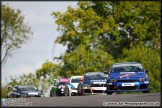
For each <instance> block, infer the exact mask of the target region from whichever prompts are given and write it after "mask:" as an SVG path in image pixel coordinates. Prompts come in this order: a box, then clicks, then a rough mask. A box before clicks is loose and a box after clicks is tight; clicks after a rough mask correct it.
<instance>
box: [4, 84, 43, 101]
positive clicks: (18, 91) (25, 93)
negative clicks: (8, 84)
mask: <svg viewBox="0 0 162 108" xmlns="http://www.w3.org/2000/svg"><path fill="white" fill-rule="evenodd" d="M20 97H24V98H25V97H44V94H43V93H42V91H40V90H38V89H37V88H36V87H35V86H26V85H19V86H15V87H14V88H13V90H12V91H11V92H9V93H8V94H7V98H20Z"/></svg>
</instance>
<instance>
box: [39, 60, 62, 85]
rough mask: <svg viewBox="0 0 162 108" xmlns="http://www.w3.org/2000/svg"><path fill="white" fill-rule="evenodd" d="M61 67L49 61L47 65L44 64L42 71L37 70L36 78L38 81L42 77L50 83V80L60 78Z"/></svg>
mask: <svg viewBox="0 0 162 108" xmlns="http://www.w3.org/2000/svg"><path fill="white" fill-rule="evenodd" d="M60 66H61V65H60V64H54V63H52V62H50V61H49V60H47V61H46V62H45V63H43V64H42V67H41V68H40V69H37V70H36V76H37V78H38V79H40V78H41V77H43V78H45V79H49V82H50V81H51V80H50V79H54V78H57V76H59V73H60V70H61V68H60Z"/></svg>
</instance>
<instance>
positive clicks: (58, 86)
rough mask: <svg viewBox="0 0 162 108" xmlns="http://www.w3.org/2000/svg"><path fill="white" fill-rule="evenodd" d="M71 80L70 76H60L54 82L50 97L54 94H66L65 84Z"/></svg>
mask: <svg viewBox="0 0 162 108" xmlns="http://www.w3.org/2000/svg"><path fill="white" fill-rule="evenodd" d="M68 82H69V78H60V79H58V81H57V83H55V84H54V87H52V88H51V90H50V97H52V96H64V95H65V94H64V88H65V85H66V84H67V83H68Z"/></svg>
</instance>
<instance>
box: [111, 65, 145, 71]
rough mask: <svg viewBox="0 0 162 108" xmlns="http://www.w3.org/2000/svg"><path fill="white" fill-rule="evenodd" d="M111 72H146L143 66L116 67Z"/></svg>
mask: <svg viewBox="0 0 162 108" xmlns="http://www.w3.org/2000/svg"><path fill="white" fill-rule="evenodd" d="M111 72H144V69H143V68H142V66H122V67H114V68H112V69H111Z"/></svg>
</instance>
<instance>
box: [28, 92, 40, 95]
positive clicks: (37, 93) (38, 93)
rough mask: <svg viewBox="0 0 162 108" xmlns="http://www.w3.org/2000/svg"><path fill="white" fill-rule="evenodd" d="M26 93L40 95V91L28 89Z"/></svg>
mask: <svg viewBox="0 0 162 108" xmlns="http://www.w3.org/2000/svg"><path fill="white" fill-rule="evenodd" d="M28 94H29V95H40V94H42V92H40V91H28Z"/></svg>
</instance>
